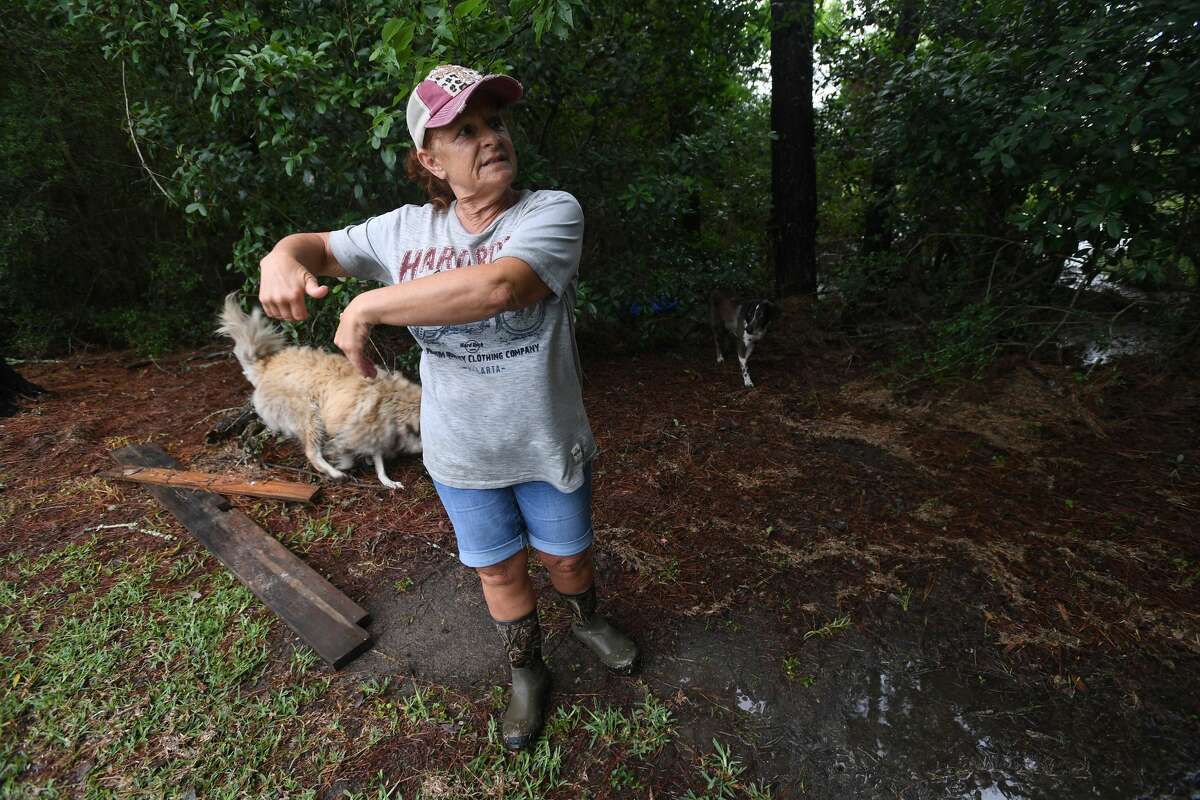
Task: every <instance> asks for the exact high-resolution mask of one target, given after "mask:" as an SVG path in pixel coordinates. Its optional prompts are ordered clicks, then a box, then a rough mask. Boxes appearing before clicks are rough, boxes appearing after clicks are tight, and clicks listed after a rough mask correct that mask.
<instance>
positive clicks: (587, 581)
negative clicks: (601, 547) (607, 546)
mask: <svg viewBox="0 0 1200 800" xmlns="http://www.w3.org/2000/svg"><path fill="white" fill-rule="evenodd" d="M535 552H537V557H538V561H541V562H542V564H544V565H545V567H546V570H547V571H548V572H549V573H550V583H552V584H554V588H555V589H556V590H558V593H559V594H579V593H580V592H586V591H587V590H588V589H589V588H591V586H592V584H593V583H594V582H595V579H596V575H595V570H594V569H593V567H592V548H591V547H588V549H586V550H584V551H583V552H582V553H577V554H576V555H573V556H552V555H550V554H549V553H543V552H542V551H541V550H537V551H535Z"/></svg>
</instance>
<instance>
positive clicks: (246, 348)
mask: <svg viewBox="0 0 1200 800" xmlns="http://www.w3.org/2000/svg"><path fill="white" fill-rule="evenodd" d="M220 320H221V324H220V325H218V326H217V333H221V334H224V335H226V336H228V337H229V338H231V339H233V354H234V355H235V356H237V360H238V362H240V363H241V365H242V372H244V373H245V374H246V378H247V379H248V380H249V381H250V383H252V384H254V385H255V386H257V385H258V369H259V362H260V361H261V360H262V359H264V358H266V357H267V356H269V355H271V354H273V353H277V352H278V351H280V350H282V349H283V347H284V345H285V344H287V340H286V339H285V338H284V335H283V332H282V331H280V330H279V329H278V328H276V327H275V326H274V325H272V324H271V323H269V322H267V320H266V319H264V318H263V315H262V311H261V310H259V309H257V308H256V309H254V311H252V312H251V313H250V314H249V315H246V314H245V313H244V312H243V311H242V307H241V305H240V304H239V303H238V300H237V292H233V293H231V294H229V295H227V296H226V297H225V308H224V309H223V310H222V311H221V317H220Z"/></svg>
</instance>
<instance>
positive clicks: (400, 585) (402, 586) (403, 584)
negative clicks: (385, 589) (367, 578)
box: [392, 576, 413, 594]
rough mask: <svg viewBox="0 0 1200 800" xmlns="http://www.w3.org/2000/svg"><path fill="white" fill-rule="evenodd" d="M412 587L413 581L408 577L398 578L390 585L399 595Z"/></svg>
mask: <svg viewBox="0 0 1200 800" xmlns="http://www.w3.org/2000/svg"><path fill="white" fill-rule="evenodd" d="M412 587H413V579H412V578H409V577H407V576H406V577H403V578H400V579H399V580H397V581H394V582H393V583H392V588H393V589H395V590H396V591H397V592H399V593H400V594H404V593H405V592H407V591H408V590H409V589H411V588H412Z"/></svg>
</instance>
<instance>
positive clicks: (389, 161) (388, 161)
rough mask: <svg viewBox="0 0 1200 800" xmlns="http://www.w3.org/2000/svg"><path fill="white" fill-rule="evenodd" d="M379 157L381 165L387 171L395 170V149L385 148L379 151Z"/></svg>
mask: <svg viewBox="0 0 1200 800" xmlns="http://www.w3.org/2000/svg"><path fill="white" fill-rule="evenodd" d="M379 157H380V158H382V159H383V164H384V166H385V167H387V168H388V170H393V169H395V168H396V148H394V147H385V148H383V149H382V150H380V151H379Z"/></svg>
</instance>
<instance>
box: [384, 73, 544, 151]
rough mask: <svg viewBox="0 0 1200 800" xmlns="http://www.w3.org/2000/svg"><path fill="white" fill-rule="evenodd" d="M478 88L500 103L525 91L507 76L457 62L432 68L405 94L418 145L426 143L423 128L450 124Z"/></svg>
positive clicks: (517, 98)
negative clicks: (479, 70) (487, 72)
mask: <svg viewBox="0 0 1200 800" xmlns="http://www.w3.org/2000/svg"><path fill="white" fill-rule="evenodd" d="M480 89H484V90H486V91H487V92H489V93H491V94H492V95H493V96H494V97H495V98H496V99H497V100H498V101H499V102H500V104H501V105H507V104H509V103H514V102H516V101H517V100H520V99H521V95H522V94H524V93H525V90H524V89H522V88H521V84H520V83H518V82H517V80H516V79H515V78H510V77H509V76H507V75H483V74H480V73H478V72H476V71H475V70H473V69H469V68H467V67H460V66H459V65H458V64H442V65H441V66H440V67H435V68H434V70H433V71H432V72H430V73H429V74H428V75H427V76H425V80H423V81H421V82H420V83H418V84H417V88H415V89H413V91H412V94H411V95H409V96H408V133H409V135H410V136H412V139H413V141H414V142H416V143H417V146H418V147H424V146H425V129H426V128H440V127H442V126H443V125H449V124H450V123H451V122H453V121H454V119H455V118H456V117H457V116H458V115H459V114H461V113H462V110H463V109H464V108H466V107H467V101H468V100H470V99H471V96H472V95H473V94H475V92H477V91H479V90H480Z"/></svg>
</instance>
